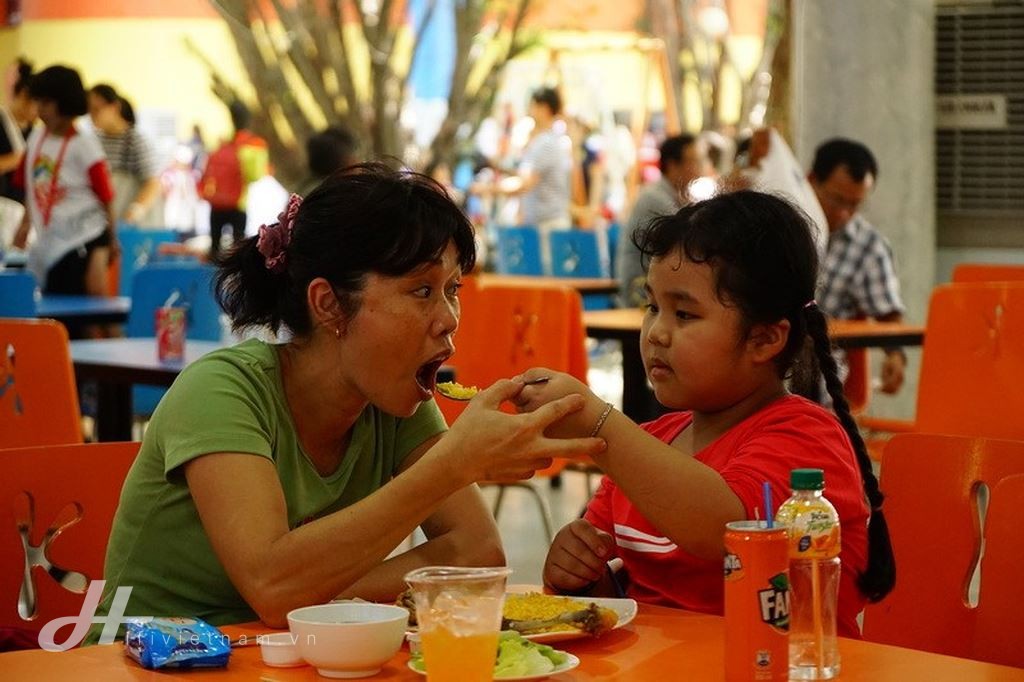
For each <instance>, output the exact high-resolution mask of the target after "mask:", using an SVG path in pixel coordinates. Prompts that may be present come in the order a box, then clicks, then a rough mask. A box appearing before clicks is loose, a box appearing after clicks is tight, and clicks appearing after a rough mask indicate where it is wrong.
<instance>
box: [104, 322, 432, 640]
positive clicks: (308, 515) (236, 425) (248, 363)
mask: <svg viewBox="0 0 1024 682" xmlns="http://www.w3.org/2000/svg"><path fill="white" fill-rule="evenodd" d="M444 429H445V423H444V418H443V417H442V416H441V412H440V410H439V409H438V408H437V405H436V404H435V403H434V402H433V401H429V402H425V403H423V404H422V405H420V407H419V409H418V410H417V411H416V414H414V415H413V416H412V417H410V418H408V419H399V418H397V417H393V416H391V415H388V414H385V413H383V412H381V411H380V410H379V409H377V408H376V407H373V406H369V407H367V408H366V409H365V410H364V411H363V413H362V414H361V415H360V417H359V419H358V420H357V421H356V423H355V425H354V426H353V431H352V437H351V441H350V443H349V446H348V449H347V450H346V452H345V456H344V457H343V458H342V461H341V464H340V465H339V467H338V470H337V471H335V472H334V473H333V474H331V475H330V476H326V477H324V476H320V475H319V474H318V473H317V471H316V469H314V468H313V465H312V464H311V463H310V461H309V460H308V459H307V457H306V456H305V454H304V453H303V451H302V447H301V446H300V445H299V440H298V436H297V434H296V432H295V426H294V424H293V423H292V419H291V415H290V413H289V411H288V406H287V402H286V400H285V395H284V389H283V386H282V383H281V375H280V369H279V363H278V355H277V351H276V350H275V347H274V346H272V345H268V344H266V343H263V342H261V341H257V340H251V341H246V342H244V343H242V344H239V345H237V346H235V347H233V348H226V349H223V350H219V351H216V352H214V353H210V354H209V355H207V356H205V357H203V358H202V359H200V360H198V361H197V362H195V363H193V364H192V365H190V366H189V367H188V368H187V369H185V371H183V372H182V373H181V376H180V377H179V378H178V380H177V381H175V383H174V385H173V386H172V387H171V389H170V390H169V391H168V392H167V395H166V396H165V397H164V398H163V400H161V401H160V405H159V406H158V407H157V409H156V411H155V412H154V414H153V419H152V421H151V422H150V424H149V428H148V429H147V430H146V437H145V439H144V440H143V443H142V448H141V450H140V451H139V456H138V458H137V459H136V461H135V463H134V464H133V465H132V468H131V470H130V471H129V472H128V477H127V479H126V480H125V484H124V488H123V489H122V491H121V500H120V504H119V506H118V509H117V514H116V515H115V517H114V525H113V528H112V530H111V535H110V543H109V545H108V547H107V556H106V566H105V568H104V578H105V579H106V580H107V584H106V585H105V590H104V594H103V599H102V601H101V603H100V608H99V614H100V615H106V613H107V611H108V609H109V607H110V603H111V600H112V599H113V595H114V591H115V589H116V588H117V587H118V586H123V585H130V586H131V587H132V592H131V597H130V598H129V600H128V609H127V612H126V615H145V616H194V617H198V618H202V619H204V620H206V621H208V622H210V623H213V624H214V625H224V624H227V623H239V622H244V621H249V620H255V619H256V614H255V613H254V612H253V610H252V609H251V608H249V605H248V604H247V603H246V602H245V600H244V599H243V598H242V596H241V595H240V594H239V593H238V590H236V589H235V587H234V585H233V584H232V583H231V580H230V579H229V578H228V576H227V574H226V573H225V572H224V568H223V566H221V563H220V561H219V560H218V559H217V556H216V554H215V553H214V551H213V548H212V547H211V545H210V541H209V539H208V538H207V536H206V533H205V532H204V530H203V527H202V523H201V522H200V520H199V515H198V512H197V510H196V506H195V504H194V503H193V501H192V496H191V494H190V493H189V489H188V485H187V484H186V481H185V476H184V472H183V467H182V465H183V464H185V463H186V462H188V461H189V460H192V459H194V458H196V457H199V456H201V455H204V454H209V453H215V452H242V453H252V454H253V455H254V456H258V457H266V458H267V459H269V460H271V461H273V462H274V466H275V467H276V468H277V474H278V477H279V478H280V480H281V488H282V489H283V490H284V496H285V500H286V502H287V508H288V526H289V528H295V527H297V526H299V525H301V524H303V523H305V522H307V521H310V520H312V519H316V518H318V517H321V516H324V515H327V514H330V513H332V512H334V511H337V510H339V509H342V508H344V507H346V506H348V505H351V504H353V503H355V502H357V501H359V500H361V499H363V498H365V497H367V496H368V495H370V494H371V493H372V492H374V491H375V490H377V489H378V488H380V487H381V486H383V485H384V484H385V483H387V482H388V481H389V480H390V479H391V478H392V477H393V476H394V475H395V474H397V473H398V470H399V468H400V467H401V464H402V461H403V460H404V459H405V457H406V456H407V455H408V454H409V453H410V452H411V451H412V450H414V449H415V448H416V447H417V446H419V445H420V444H422V443H423V442H424V441H426V440H427V439H429V438H431V437H433V436H436V435H437V434H439V433H441V432H442V431H444ZM100 630H102V626H94V627H93V629H92V631H90V633H89V637H88V638H87V642H88V643H93V642H95V640H96V638H98V636H99V632H100Z"/></svg>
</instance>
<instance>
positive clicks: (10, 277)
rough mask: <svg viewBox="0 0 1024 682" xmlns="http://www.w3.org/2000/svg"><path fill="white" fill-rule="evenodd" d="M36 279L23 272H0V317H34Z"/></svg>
mask: <svg viewBox="0 0 1024 682" xmlns="http://www.w3.org/2000/svg"><path fill="white" fill-rule="evenodd" d="M35 296H36V278H35V277H33V276H32V274H31V273H29V272H25V271H24V270H3V271H0V317H35V316H36V298H35Z"/></svg>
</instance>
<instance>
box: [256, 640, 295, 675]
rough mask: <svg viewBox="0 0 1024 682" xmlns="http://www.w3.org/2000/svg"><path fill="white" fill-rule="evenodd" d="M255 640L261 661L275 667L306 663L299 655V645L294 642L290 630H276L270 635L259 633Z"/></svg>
mask: <svg viewBox="0 0 1024 682" xmlns="http://www.w3.org/2000/svg"><path fill="white" fill-rule="evenodd" d="M256 640H257V641H258V642H259V644H260V656H262V657H263V662H264V663H266V664H267V665H269V666H273V667H275V668H292V667H295V666H297V665H306V662H305V661H304V660H302V656H300V655H299V647H298V646H296V644H295V635H293V634H292V633H290V632H276V633H274V634H272V635H259V636H258V637H257V638H256Z"/></svg>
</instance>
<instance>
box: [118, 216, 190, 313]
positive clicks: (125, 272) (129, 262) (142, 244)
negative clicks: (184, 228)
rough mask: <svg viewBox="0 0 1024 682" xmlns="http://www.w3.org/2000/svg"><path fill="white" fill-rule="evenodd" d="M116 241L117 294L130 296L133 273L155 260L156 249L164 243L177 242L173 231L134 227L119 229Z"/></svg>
mask: <svg viewBox="0 0 1024 682" xmlns="http://www.w3.org/2000/svg"><path fill="white" fill-rule="evenodd" d="M117 240H118V241H119V242H121V275H120V283H119V285H118V293H119V294H120V295H121V296H131V295H132V282H133V281H134V279H135V273H136V272H138V271H139V270H140V269H141V268H143V267H145V266H146V265H147V264H148V263H149V262H150V261H153V260H155V259H156V253H157V247H158V246H159V245H160V244H163V243H165V242H172V243H173V242H177V241H178V233H177V232H175V231H174V230H141V229H139V228H136V227H119V228H118V230H117Z"/></svg>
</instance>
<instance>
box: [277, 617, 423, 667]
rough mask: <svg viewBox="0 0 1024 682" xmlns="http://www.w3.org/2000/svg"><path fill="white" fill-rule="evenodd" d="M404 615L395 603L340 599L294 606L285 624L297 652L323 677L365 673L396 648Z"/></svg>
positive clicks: (392, 653) (384, 660)
mask: <svg viewBox="0 0 1024 682" xmlns="http://www.w3.org/2000/svg"><path fill="white" fill-rule="evenodd" d="M408 619H409V612H408V611H407V610H405V609H403V608H401V607H399V606H389V605H386V604H370V603H362V602H342V603H337V604H322V605H320V606H306V607H303V608H300V609H295V610H294V611H292V612H290V613H289V614H288V629H289V630H290V631H291V633H292V635H294V636H295V638H296V646H297V647H298V650H299V655H301V656H302V658H303V660H305V661H306V662H307V663H309V664H310V665H311V666H313V667H315V668H316V669H317V672H318V673H320V674H321V675H323V676H324V677H331V678H354V677H369V676H370V675H375V674H377V673H378V672H379V671H380V669H381V668H382V667H383V666H384V664H385V663H387V662H388V661H389V660H391V657H392V656H394V655H395V654H396V653H397V652H398V649H399V648H400V647H401V646H402V638H403V637H404V636H405V628H406V623H407V622H408Z"/></svg>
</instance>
